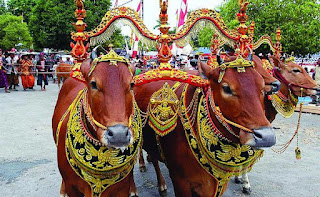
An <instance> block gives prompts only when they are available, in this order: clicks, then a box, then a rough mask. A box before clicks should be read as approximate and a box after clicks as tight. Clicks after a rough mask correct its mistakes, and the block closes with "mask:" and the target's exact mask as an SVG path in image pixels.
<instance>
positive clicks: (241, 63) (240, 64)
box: [217, 47, 254, 83]
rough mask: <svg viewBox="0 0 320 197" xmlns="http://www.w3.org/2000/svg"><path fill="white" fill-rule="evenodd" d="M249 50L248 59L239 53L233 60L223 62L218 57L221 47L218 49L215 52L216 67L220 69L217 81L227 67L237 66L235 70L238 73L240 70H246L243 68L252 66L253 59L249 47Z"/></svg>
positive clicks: (219, 80)
mask: <svg viewBox="0 0 320 197" xmlns="http://www.w3.org/2000/svg"><path fill="white" fill-rule="evenodd" d="M248 48H249V47H248ZM249 50H250V54H249V55H248V59H249V60H246V59H244V58H243V56H242V55H241V54H238V56H237V59H235V60H234V61H231V62H224V61H223V60H222V59H221V58H220V52H221V49H220V50H219V52H218V54H217V62H218V64H219V66H218V68H220V69H221V71H220V74H219V79H218V83H221V81H222V79H223V76H224V74H225V70H226V69H227V68H237V71H238V72H239V73H241V72H246V70H245V68H247V67H253V66H254V65H253V61H252V50H251V49H250V48H249Z"/></svg>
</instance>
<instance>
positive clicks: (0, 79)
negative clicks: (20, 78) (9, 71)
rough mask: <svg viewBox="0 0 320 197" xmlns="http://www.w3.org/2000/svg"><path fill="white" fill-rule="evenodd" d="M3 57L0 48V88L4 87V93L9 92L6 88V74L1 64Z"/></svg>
mask: <svg viewBox="0 0 320 197" xmlns="http://www.w3.org/2000/svg"><path fill="white" fill-rule="evenodd" d="M4 60H5V58H4V57H2V49H0V88H4V91H5V93H10V91H9V90H8V86H9V85H8V80H7V76H6V71H5V69H4V66H3V62H4Z"/></svg>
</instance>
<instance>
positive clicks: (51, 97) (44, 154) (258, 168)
mask: <svg viewBox="0 0 320 197" xmlns="http://www.w3.org/2000/svg"><path fill="white" fill-rule="evenodd" d="M58 91H59V90H58V87H57V85H56V84H49V86H48V87H47V91H46V92H41V91H39V87H36V88H35V91H22V89H21V87H20V89H19V91H17V92H12V93H10V94H5V93H4V90H3V89H0V133H1V137H0V197H26V196H27V197H29V196H32V197H56V196H59V188H60V183H61V177H60V174H59V170H58V168H57V161H56V147H55V144H54V141H53V137H52V129H51V117H52V114H53V109H54V106H55V102H56V99H57V95H58ZM297 119H298V114H297V113H295V114H294V115H293V116H292V117H291V118H290V119H284V118H282V117H281V116H278V117H277V119H276V121H275V122H274V124H273V126H274V127H278V128H279V129H277V130H275V132H276V134H277V140H278V144H281V143H284V142H286V141H287V140H289V139H290V138H291V136H292V134H293V132H294V130H295V127H296V123H297ZM319 131H320V116H317V115H311V114H303V116H302V124H301V129H300V134H299V146H300V149H301V151H302V159H301V160H296V158H295V154H294V149H295V147H296V140H294V142H293V143H292V144H291V145H290V146H289V148H288V150H287V151H286V152H284V153H283V154H281V155H279V154H277V153H275V152H273V151H272V150H270V149H266V150H265V153H264V157H263V158H262V159H261V160H260V161H259V162H258V163H257V164H255V166H254V168H253V170H252V172H251V173H250V174H249V178H250V181H251V187H252V194H251V196H252V197H282V196H283V197H300V196H303V197H313V196H320V192H319V189H320V187H319V185H320V184H319V183H320V170H319V139H320V136H319ZM161 168H162V172H163V173H164V175H165V178H166V181H167V183H168V194H167V196H168V197H171V196H172V197H173V196H174V192H173V188H172V183H171V182H170V178H169V174H168V171H167V169H166V168H165V166H164V165H161ZM147 169H148V172H146V173H140V172H139V170H138V168H135V171H134V174H135V179H136V185H137V187H138V192H139V194H140V196H141V197H150V196H159V194H158V190H157V182H156V176H155V173H154V169H153V167H152V165H151V164H147ZM233 196H244V195H243V194H242V193H241V187H240V185H236V184H234V181H233V179H232V180H231V181H230V184H229V188H228V190H227V192H226V193H225V194H224V197H233Z"/></svg>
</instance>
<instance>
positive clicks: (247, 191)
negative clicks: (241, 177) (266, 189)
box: [242, 187, 251, 195]
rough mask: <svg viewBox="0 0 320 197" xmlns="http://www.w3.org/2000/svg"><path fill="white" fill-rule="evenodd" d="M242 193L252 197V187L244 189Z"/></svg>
mask: <svg viewBox="0 0 320 197" xmlns="http://www.w3.org/2000/svg"><path fill="white" fill-rule="evenodd" d="M242 193H244V194H247V195H250V194H251V188H250V187H249V188H246V187H243V188H242Z"/></svg>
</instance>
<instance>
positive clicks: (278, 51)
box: [275, 27, 282, 58]
mask: <svg viewBox="0 0 320 197" xmlns="http://www.w3.org/2000/svg"><path fill="white" fill-rule="evenodd" d="M276 40H277V44H276V51H275V56H276V57H277V58H280V57H281V53H282V45H281V43H280V40H281V29H280V27H278V29H277V32H276Z"/></svg>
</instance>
